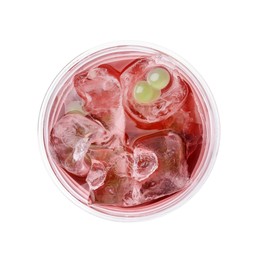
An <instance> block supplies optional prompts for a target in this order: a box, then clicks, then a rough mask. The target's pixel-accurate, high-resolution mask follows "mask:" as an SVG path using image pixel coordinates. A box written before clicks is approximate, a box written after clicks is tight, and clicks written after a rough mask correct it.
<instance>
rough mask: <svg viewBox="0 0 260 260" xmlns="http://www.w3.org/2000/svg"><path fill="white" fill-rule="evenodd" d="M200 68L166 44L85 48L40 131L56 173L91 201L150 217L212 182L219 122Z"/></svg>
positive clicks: (54, 93) (61, 82)
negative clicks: (162, 46)
mask: <svg viewBox="0 0 260 260" xmlns="http://www.w3.org/2000/svg"><path fill="white" fill-rule="evenodd" d="M193 73H194V71H193V72H191V71H190V70H189V69H188V68H187V67H186V66H184V65H183V63H181V62H180V61H179V59H176V58H173V57H172V56H170V55H169V54H166V53H164V52H161V51H157V50H155V49H152V48H146V47H141V46H123V45H122V46H116V47H111V48H107V49H103V50H99V51H97V52H93V53H91V54H84V55H82V56H81V57H79V58H77V59H76V60H75V61H74V62H72V64H70V65H69V66H68V67H67V68H65V69H64V70H63V72H61V74H60V76H58V78H57V79H56V80H55V81H54V83H53V85H52V89H51V90H50V91H49V95H48V96H47V98H46V99H45V103H44V105H43V113H44V114H43V116H42V121H41V120H40V123H42V125H40V130H41V129H42V130H43V132H42V133H40V134H42V137H43V142H44V149H45V155H46V157H47V160H48V163H49V165H50V166H51V168H52V171H53V172H54V173H55V176H56V177H57V179H58V180H59V182H60V183H61V184H62V185H63V187H65V188H66V189H67V191H69V193H70V194H71V195H72V196H73V198H75V199H76V200H77V201H79V202H80V203H81V205H82V206H83V207H84V208H87V209H89V210H90V211H91V212H94V213H95V212H101V213H103V214H106V215H109V216H117V217H128V218H131V217H132V218H136V217H143V216H148V215H152V214H156V213H158V212H161V211H162V210H166V209H168V208H172V207H174V206H176V205H178V204H179V203H180V202H181V201H183V200H184V199H187V198H188V197H189V196H190V195H191V193H192V191H194V190H195V188H196V187H198V186H199V184H201V183H202V182H203V181H204V180H205V178H206V176H207V174H206V173H208V172H209V170H210V167H211V166H212V163H213V161H214V159H215V155H216V152H217V146H218V122H217V114H216V109H215V107H214V102H213V100H212V98H211V97H210V93H208V92H206V91H207V90H205V83H204V82H203V81H202V80H200V81H199V80H198V76H197V77H195V76H194V74H193ZM202 84H203V86H202ZM214 127H215V128H216V129H215V131H214Z"/></svg>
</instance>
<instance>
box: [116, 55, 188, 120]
mask: <svg viewBox="0 0 260 260" xmlns="http://www.w3.org/2000/svg"><path fill="white" fill-rule="evenodd" d="M166 60H167V57H165V56H162V55H160V56H159V57H158V56H154V57H151V58H143V59H139V60H137V61H136V62H135V63H134V64H132V65H131V66H130V67H128V68H127V69H126V70H125V71H124V72H123V73H122V74H121V76H120V82H121V85H122V88H123V91H124V97H123V98H124V99H123V104H124V107H125V110H126V112H127V113H128V114H129V115H130V116H131V117H132V118H133V119H135V120H136V121H137V122H139V123H143V124H148V123H155V122H160V121H163V120H165V119H167V118H168V117H170V116H172V115H173V114H174V113H175V112H176V111H178V109H179V108H180V107H181V106H182V105H183V103H184V101H185V99H186V96H187V94H188V84H187V83H186V82H185V81H184V80H183V78H182V75H181V74H180V73H179V72H178V70H177V69H171V68H170V67H169V62H167V61H166ZM154 68H164V69H166V70H167V71H168V72H169V73H170V83H169V84H168V86H167V87H166V88H164V89H162V90H161V95H160V97H159V98H157V99H156V100H154V101H151V102H150V103H146V104H143V103H138V102H137V101H136V100H135V98H134V95H133V93H134V88H135V86H136V84H137V83H138V82H140V81H145V80H147V75H148V73H149V72H150V71H151V70H152V69H154Z"/></svg>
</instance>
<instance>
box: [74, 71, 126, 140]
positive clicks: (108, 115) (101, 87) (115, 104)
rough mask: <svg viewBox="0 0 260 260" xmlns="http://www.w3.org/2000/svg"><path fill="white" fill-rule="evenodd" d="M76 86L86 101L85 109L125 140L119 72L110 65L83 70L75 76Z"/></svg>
mask: <svg viewBox="0 0 260 260" xmlns="http://www.w3.org/2000/svg"><path fill="white" fill-rule="evenodd" d="M74 87H75V89H76V91H77V93H78V95H79V96H80V97H81V98H82V99H83V100H84V102H85V105H84V109H85V111H86V112H87V113H89V114H90V115H91V116H92V117H94V118H96V119H98V120H99V121H101V122H102V123H103V124H104V125H105V126H106V127H107V128H108V129H109V130H110V131H111V133H112V134H114V135H116V136H118V137H119V138H118V139H120V141H121V142H124V133H125V116H124V109H123V105H122V91H121V87H120V83H119V81H118V78H117V72H116V71H115V70H113V68H112V67H110V66H103V67H102V66H100V67H96V68H92V69H90V70H88V71H83V72H81V73H79V74H77V75H76V76H75V77H74Z"/></svg>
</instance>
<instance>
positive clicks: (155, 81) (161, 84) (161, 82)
mask: <svg viewBox="0 0 260 260" xmlns="http://www.w3.org/2000/svg"><path fill="white" fill-rule="evenodd" d="M147 82H148V83H149V84H150V85H151V86H152V87H153V88H154V89H163V88H165V87H166V86H167V85H168V84H169V82H170V74H169V72H168V71H167V70H166V69H163V68H154V69H152V70H151V71H149V73H148V75H147Z"/></svg>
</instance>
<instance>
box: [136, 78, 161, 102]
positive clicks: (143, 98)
mask: <svg viewBox="0 0 260 260" xmlns="http://www.w3.org/2000/svg"><path fill="white" fill-rule="evenodd" d="M160 94H161V93H160V90H158V89H155V88H152V87H151V86H150V85H149V84H148V83H147V82H146V81H139V82H137V84H136V85H135V88H134V98H135V100H136V101H137V102H138V103H150V102H152V101H155V100H156V99H157V98H158V97H159V96H160Z"/></svg>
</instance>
